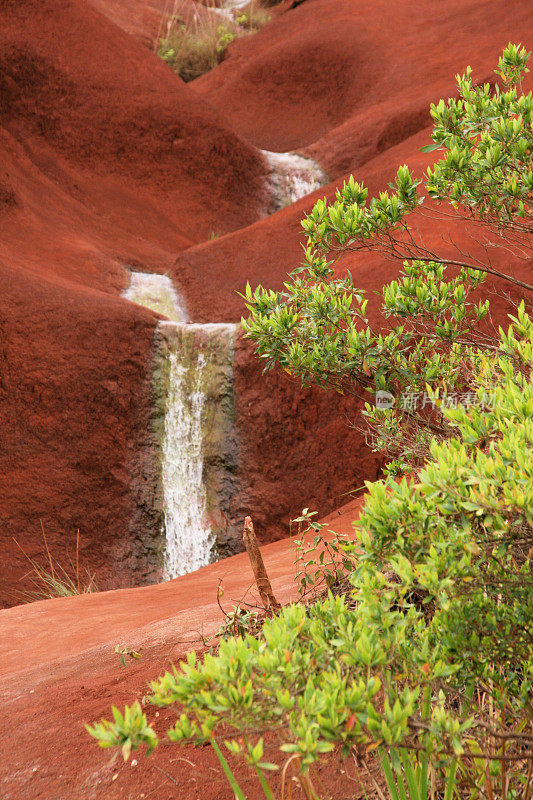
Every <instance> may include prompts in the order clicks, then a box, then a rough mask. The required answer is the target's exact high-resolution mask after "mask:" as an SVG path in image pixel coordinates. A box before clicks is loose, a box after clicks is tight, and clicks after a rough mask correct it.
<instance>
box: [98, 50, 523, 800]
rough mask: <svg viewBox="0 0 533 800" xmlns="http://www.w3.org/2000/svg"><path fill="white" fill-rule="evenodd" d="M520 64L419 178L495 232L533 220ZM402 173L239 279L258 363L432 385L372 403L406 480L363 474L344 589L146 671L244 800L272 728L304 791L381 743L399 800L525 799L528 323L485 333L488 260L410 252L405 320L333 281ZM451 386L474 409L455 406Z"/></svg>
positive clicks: (396, 200) (127, 741)
mask: <svg viewBox="0 0 533 800" xmlns="http://www.w3.org/2000/svg"><path fill="white" fill-rule="evenodd" d="M527 58H528V55H527V54H526V53H525V51H524V50H523V49H520V48H518V47H515V46H513V45H510V46H509V48H507V49H506V51H505V52H504V54H503V56H502V58H501V59H500V64H499V70H500V72H501V73H502V74H503V77H504V79H505V80H506V81H507V82H508V83H509V84H510V85H511V89H509V90H508V91H507V92H505V93H503V94H500V93H499V92H498V91H496V92H495V93H494V94H491V93H490V91H489V89H488V88H486V87H478V88H476V89H474V88H472V86H471V83H470V82H469V81H470V78H469V76H468V74H467V77H466V78H465V79H464V81H463V84H462V86H460V89H461V92H462V99H461V100H459V101H449V103H448V105H446V104H444V106H440V105H439V107H437V109H436V110H435V114H437V116H438V125H437V127H436V130H435V134H434V138H435V137H436V142H437V143H439V145H441V144H442V146H443V147H444V149H445V150H446V151H447V155H445V156H444V159H443V160H442V161H441V162H439V163H440V166H439V164H437V165H436V166H435V168H434V170H433V171H432V172H431V176H430V177H429V178H428V180H430V181H432V185H433V186H434V187H435V191H437V189H438V191H439V192H441V196H442V198H443V199H444V198H448V199H451V200H452V202H454V203H456V204H457V205H462V208H463V209H466V211H465V213H466V214H469V213H472V215H474V216H476V215H477V216H478V218H479V220H480V221H481V220H483V224H485V223H486V224H488V225H489V226H491V228H492V229H493V230H500V232H502V235H503V236H504V237H505V241H507V240H508V238H509V237H511V236H520V237H526V236H527V235H528V234H530V233H531V229H530V226H531V190H532V186H533V179H532V171H531V152H532V140H531V108H532V99H531V95H529V96H527V97H526V98H524V96H523V95H520V97H519V95H518V92H517V88H516V86H517V84H518V80H519V78H520V76H521V75H522V74H523V72H524V70H525V65H526V62H527ZM465 81H466V83H465ZM498 110H500V111H501V114H499V113H498ZM491 115H492V116H491ZM502 115H503V116H502ZM476 119H477V120H478V122H479V124H480V125H481V127H479V126H478V127H477V128H476V125H475V120H476ZM515 123H516V124H515ZM528 126H529V127H528ZM441 128H442V130H443V131H444V133H442V132H441V130H440V129H441ZM498 136H499V137H500V139H501V148H503V149H501V151H500V156H501V161H499V159H500V156H499V157H498V159H496V160H497V161H498V163H497V164H496V165H495V164H494V163H493V161H494V159H495V158H496V156H495V153H496V150H495V149H494V148H495V147H496V144H497V137H498ZM450 137H451V138H450ZM464 137H466V139H468V141H469V142H470V144H468V145H467V144H466V139H464V141H463V138H464ZM456 140H457V141H456ZM461 142H463V144H461ZM523 142H525V144H523ZM463 145H464V147H463ZM461 147H463V150H461ZM456 151H457V152H458V153H459V155H457V153H456ZM467 151H468V152H467ZM461 153H462V155H461ZM454 154H455V155H454ZM450 159H451V161H450ZM405 170H406V168H405ZM405 170H403V171H402V170H400V172H399V177H398V182H397V187H396V192H395V193H394V194H393V195H389V194H387V195H382V196H381V197H380V198H379V200H373V201H371V203H370V204H369V205H366V193H365V190H363V189H362V187H360V186H359V185H358V184H356V183H355V182H354V181H353V180H351V181H349V182H348V184H347V185H346V186H345V187H344V189H343V191H342V192H340V194H339V196H338V198H337V200H338V203H337V205H335V204H334V205H333V206H330V207H327V206H326V205H325V203H322V205H321V204H317V206H316V207H315V210H314V211H313V213H312V214H311V215H310V217H309V218H308V220H307V221H305V222H304V227H305V228H306V230H307V232H308V235H309V237H310V238H309V242H308V245H309V246H308V248H307V250H306V262H305V263H304V265H303V267H302V268H301V269H299V270H296V271H295V273H293V275H292V276H291V280H290V281H289V282H288V283H287V284H286V285H285V290H284V292H281V293H276V292H270V291H268V290H265V289H262V288H261V287H260V288H259V289H258V290H256V291H255V292H252V291H251V290H250V289H249V290H248V291H247V304H248V308H249V310H250V312H251V316H250V319H249V320H248V321H247V322H246V323H245V328H246V330H247V333H248V335H249V336H251V338H252V339H253V340H254V341H255V342H256V345H257V349H258V352H259V354H260V356H262V357H264V358H265V360H266V364H267V366H274V365H275V364H279V365H281V366H283V367H284V368H285V369H287V370H288V371H290V372H291V373H292V374H294V375H296V376H297V377H300V378H301V379H302V380H303V381H304V382H308V383H310V382H313V381H314V382H318V383H320V384H322V385H324V386H326V387H330V388H332V389H334V390H336V391H343V392H349V391H352V392H354V393H355V392H356V391H358V389H359V387H364V388H370V389H372V390H373V391H379V390H381V391H383V392H384V393H386V394H387V393H389V394H390V395H393V394H394V396H395V397H396V398H398V397H399V396H400V394H401V393H404V392H406V391H407V390H412V391H413V392H414V393H416V392H418V393H420V392H422V391H424V392H425V395H426V397H427V400H428V402H427V405H425V407H424V408H422V409H418V408H410V407H409V406H406V407H402V408H399V407H398V406H395V407H393V408H386V409H376V408H372V407H370V405H368V404H367V407H366V412H365V413H366V415H367V419H368V420H369V421H370V424H371V427H373V430H374V437H375V438H374V446H375V447H376V448H379V449H381V450H384V451H386V452H388V453H389V454H395V456H396V458H397V459H398V460H397V461H396V462H392V463H391V465H390V468H389V471H390V473H391V474H401V473H402V472H409V473H411V477H410V478H403V479H401V480H399V481H395V480H393V479H392V478H388V479H386V480H384V481H378V482H376V483H373V484H367V489H368V497H367V501H366V504H365V507H364V509H363V511H362V514H361V517H360V519H359V521H358V523H357V525H356V530H355V537H354V538H355V540H356V542H357V544H356V545H354V544H351V545H345V551H344V555H345V558H344V559H343V558H342V556H341V557H340V558H339V559H338V563H339V564H341V565H342V564H344V568H345V570H346V576H345V577H346V578H348V579H349V587H350V588H349V589H347V590H344V591H343V593H342V594H337V595H335V594H333V593H332V592H331V591H330V592H329V593H328V594H327V596H324V597H323V598H322V599H321V600H320V601H319V602H315V603H313V604H310V605H305V604H303V603H300V604H296V605H292V606H289V607H287V608H284V609H282V611H281V612H280V613H279V614H277V615H276V616H274V617H273V618H271V619H267V620H266V621H265V623H264V625H263V627H262V629H261V631H260V633H259V634H258V635H257V636H251V635H245V636H237V637H231V638H229V639H225V640H224V641H221V642H220V647H219V650H218V652H217V653H216V654H208V655H206V656H205V657H203V658H202V659H198V658H197V656H196V655H195V654H194V653H190V654H189V655H188V656H187V659H186V661H185V662H183V663H182V664H180V665H179V668H173V670H172V671H170V672H166V673H165V674H164V675H163V676H162V677H161V678H160V679H159V680H157V681H155V682H153V683H152V684H151V693H150V695H149V697H148V701H149V702H150V703H152V704H154V705H156V706H161V707H164V706H174V705H176V706H177V714H178V715H179V716H178V719H177V722H176V723H175V725H173V726H172V727H171V728H170V730H169V731H168V737H169V739H170V740H172V741H174V742H178V743H179V742H209V743H210V744H211V745H212V746H213V748H214V750H215V752H216V754H217V756H218V758H219V760H220V763H221V765H222V768H223V769H224V772H225V774H226V775H227V777H228V780H229V782H230V784H231V787H232V790H233V792H234V794H235V795H236V796H237V797H238V798H239V800H243V799H244V795H243V793H242V790H241V789H240V787H239V786H238V784H237V783H236V781H235V777H234V775H233V773H232V772H231V769H230V767H229V765H228V763H227V761H226V759H225V756H224V754H223V748H224V747H226V748H227V750H228V751H229V752H231V753H232V754H234V755H236V756H238V755H241V756H243V757H244V758H245V759H246V761H247V762H248V764H249V765H250V767H251V768H252V769H253V770H255V772H256V774H257V776H258V779H259V781H260V782H261V786H262V788H263V791H264V793H265V796H266V797H267V800H271V798H273V792H272V788H271V786H270V784H269V782H268V780H267V777H266V776H267V773H268V771H269V770H275V769H277V765H275V764H271V763H269V762H266V761H265V760H264V745H263V738H262V736H263V733H264V732H266V731H275V732H276V736H277V738H278V739H279V740H280V743H281V751H282V753H284V754H285V755H284V758H286V759H287V760H289V759H291V760H292V764H293V765H297V766H298V769H299V775H300V781H301V785H302V788H303V789H304V791H305V793H306V796H307V797H308V798H316V797H317V795H316V792H315V790H314V788H313V784H312V781H311V779H310V777H309V775H310V772H312V767H313V764H315V762H316V761H317V760H319V759H320V758H322V757H324V756H325V755H326V754H327V753H329V752H330V751H331V750H332V749H334V748H336V747H338V748H340V749H341V751H342V753H343V754H345V755H347V754H348V753H350V752H352V751H353V750H355V749H356V750H358V751H359V752H361V751H362V752H363V753H368V754H369V753H371V752H373V751H375V752H377V754H378V758H379V761H380V764H381V767H382V771H383V776H384V778H385V781H386V783H387V786H388V789H389V792H390V795H391V798H392V800H407V797H410V798H411V800H428V798H429V797H430V796H431V798H432V799H433V798H436V797H439V798H440V797H443V798H444V800H452V796H453V795H454V794H455V795H456V796H457V797H459V798H468V800H478V799H479V800H482V798H483V800H484V799H485V798H487V800H530V798H531V788H532V785H533V781H532V775H533V772H532V770H533V715H532V701H531V696H532V682H533V582H532V579H531V554H532V553H533V383H532V375H531V369H532V366H533V323H532V321H531V319H530V317H529V315H528V314H527V313H526V309H525V304H524V303H521V304H520V305H519V307H518V309H517V312H516V315H515V316H513V317H511V325H510V327H509V328H508V330H507V331H503V330H501V329H500V331H499V334H498V335H497V336H494V337H491V336H490V335H487V334H484V333H482V332H480V331H479V322H480V321H481V320H483V319H484V318H485V317H486V316H487V314H488V313H489V311H490V309H489V305H488V303H487V302H486V301H484V302H474V301H473V300H472V298H471V297H470V294H471V292H473V291H474V290H475V289H476V288H477V287H478V286H479V285H480V283H481V282H482V281H483V279H484V274H483V273H482V272H481V271H480V270H479V269H477V268H473V267H472V265H471V264H462V265H461V264H458V263H457V262H453V263H455V265H456V266H457V267H458V268H459V272H458V275H456V276H452V277H451V278H449V277H447V276H446V273H445V268H446V266H447V265H446V264H444V263H442V262H441V261H439V260H438V259H436V258H433V257H418V256H417V257H415V258H413V259H412V260H411V261H409V262H407V263H406V264H404V270H403V272H402V274H401V275H400V277H399V280H397V281H393V282H392V283H391V284H389V285H388V286H386V287H385V288H384V291H383V311H384V315H385V317H386V318H389V319H391V320H392V321H394V323H395V324H394V325H393V326H391V330H390V331H389V332H388V333H379V332H376V331H373V330H372V329H371V327H370V325H369V324H368V320H367V318H366V313H365V310H366V307H365V301H364V299H363V297H362V293H361V292H360V291H359V290H357V289H355V287H354V286H353V283H352V281H351V277H350V276H347V277H345V278H337V277H335V275H334V272H333V270H332V268H331V264H330V263H329V262H328V261H327V252H328V251H329V250H330V249H335V248H341V249H342V248H349V247H352V246H353V247H357V246H359V245H360V244H361V243H362V242H371V241H378V240H379V239H384V240H387V239H388V240H389V241H390V240H391V237H392V238H393V239H394V238H395V237H396V236H397V234H398V235H399V234H400V233H403V234H405V233H406V230H407V228H406V224H407V223H406V222H405V220H404V219H403V217H404V215H405V214H406V213H407V210H408V209H409V208H412V207H415V206H418V205H419V202H420V200H419V199H418V198H417V188H416V185H414V182H413V181H412V179H411V177H410V175H409V173H408V171H405ZM461 170H462V171H461ZM435 175H436V176H437V177H435ZM439 175H440V176H441V177H440V178H438V176H439ZM461 176H462V177H461ZM441 178H442V181H444V183H442V181H441ZM448 178H449V181H451V183H450V182H448V183H446V180H448ZM439 181H440V182H439ZM461 181H462V183H461ZM456 184H460V185H461V186H460V188H461V193H460V196H456V194H457V192H456V189H455V188H454V187H455V185H456ZM439 187H440V188H439ZM363 194H364V197H363ZM470 203H471V205H469V204H470ZM469 208H470V209H471V211H469V210H468V209H469ZM528 226H529V227H528ZM348 229H349V231H348ZM426 255H427V254H426ZM491 269H492V268H491V265H490V264H489V265H488V266H487V270H488V271H491ZM492 271H493V270H492ZM453 392H455V393H457V392H460V393H465V392H467V393H468V397H469V400H468V403H465V402H459V403H458V404H457V405H455V404H451V403H448V402H447V401H446V398H449V396H450V393H453ZM413 473H414V474H413ZM309 516H310V515H309V514H306V515H304V516H303V517H302V518H301V519H304V518H305V519H306V520H307V519H308V518H309ZM336 546H337V545H336ZM320 568H321V567H320V564H318V565H317V570H318V571H320ZM323 569H324V571H325V572H324V575H325V578H326V580H325V583H326V584H327V585H328V586H331V585H332V584H331V581H330V580H329V579H330V578H331V574H332V573H331V568H330V567H326V566H324V567H323ZM327 569H329V570H330V573H327V572H326V570H327ZM335 569H336V567H335ZM335 579H337V575H335ZM313 582H314V584H315V585H319V584H320V580H319V579H317V575H316V570H315V571H314V572H313ZM337 588H338V587H337ZM113 713H114V721H106V720H102V721H101V722H99V723H96V724H95V725H94V726H93V727H92V728H91V727H89V728H88V730H89V732H90V733H91V734H92V735H93V736H94V737H95V738H96V739H98V741H99V743H100V745H101V746H102V747H106V748H107V747H121V748H122V752H123V755H124V757H125V758H127V757H128V756H129V754H130V751H131V750H132V749H135V748H137V747H139V746H140V745H143V744H145V745H147V747H148V749H149V750H151V749H153V748H154V747H155V746H156V745H157V737H156V734H155V732H154V731H153V730H152V729H151V727H150V726H149V722H148V719H147V716H146V714H145V713H144V712H143V710H142V708H141V706H140V704H138V703H137V704H134V705H133V706H132V707H130V708H127V709H126V711H125V713H124V714H121V713H120V712H118V711H117V710H116V709H115V710H114V712H113ZM286 763H287V762H286Z"/></svg>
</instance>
